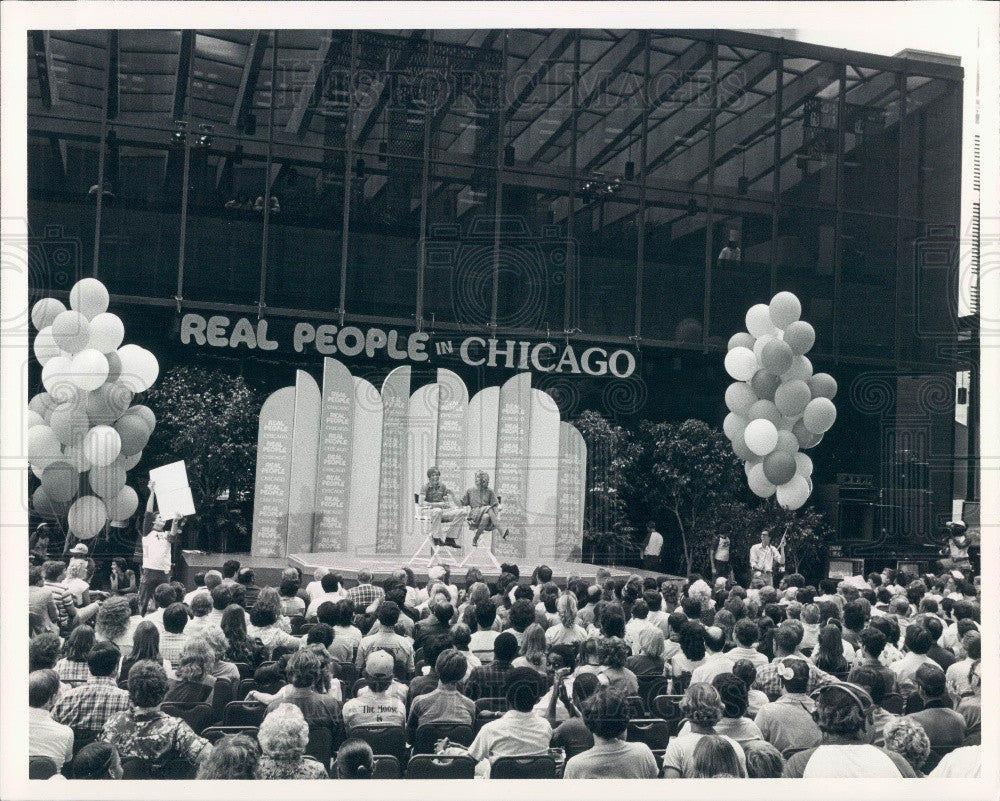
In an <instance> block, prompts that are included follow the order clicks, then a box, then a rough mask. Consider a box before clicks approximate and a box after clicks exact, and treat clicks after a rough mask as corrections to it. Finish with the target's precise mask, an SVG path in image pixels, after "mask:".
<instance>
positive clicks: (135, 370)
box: [117, 345, 160, 392]
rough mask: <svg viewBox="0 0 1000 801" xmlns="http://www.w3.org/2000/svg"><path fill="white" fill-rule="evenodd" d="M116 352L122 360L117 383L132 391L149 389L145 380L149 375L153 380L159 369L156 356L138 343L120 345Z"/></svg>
mask: <svg viewBox="0 0 1000 801" xmlns="http://www.w3.org/2000/svg"><path fill="white" fill-rule="evenodd" d="M117 352H118V358H119V359H121V362H122V372H121V376H120V377H119V379H118V383H119V384H122V385H123V386H126V387H128V388H129V389H130V390H131V391H132V392H145V391H146V390H147V389H149V387H150V384H149V383H147V381H149V379H150V377H152V379H153V380H154V381H155V380H156V376H157V374H158V373H159V369H160V368H159V365H158V364H156V357H155V356H153V354H152V353H150V352H149V351H148V350H146V349H145V348H140V347H139V346H138V345H122V347H120V348H118V351H117ZM150 359H152V362H150Z"/></svg>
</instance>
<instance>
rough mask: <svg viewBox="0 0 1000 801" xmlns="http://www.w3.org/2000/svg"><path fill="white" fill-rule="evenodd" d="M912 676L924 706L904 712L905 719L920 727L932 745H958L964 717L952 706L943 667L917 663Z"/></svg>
mask: <svg viewBox="0 0 1000 801" xmlns="http://www.w3.org/2000/svg"><path fill="white" fill-rule="evenodd" d="M915 680H916V684H917V694H918V695H919V697H920V700H921V701H922V702H923V705H924V708H923V709H921V710H920V711H919V712H913V713H912V714H910V715H907V716H906V717H907V719H909V720H912V721H913V722H914V723H919V724H920V725H921V726H923V727H924V731H926V732H927V736H928V737H929V738H930V741H931V747H932V748H940V747H942V746H958V745H961V744H962V740H963V738H964V737H965V718H964V717H962V715H961V714H960V713H958V712H956V711H955V710H954V709H952V702H951V696H950V695H948V684H947V681H946V680H945V673H944V671H943V670H941V668H940V666H939V665H936V664H933V663H931V664H925V665H921V666H920V667H918V668H917V672H916V674H915Z"/></svg>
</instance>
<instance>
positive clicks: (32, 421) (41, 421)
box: [27, 409, 45, 428]
mask: <svg viewBox="0 0 1000 801" xmlns="http://www.w3.org/2000/svg"><path fill="white" fill-rule="evenodd" d="M27 422H28V428H32V427H34V426H43V425H45V418H44V417H42V416H41V415H40V414H39V413H38V412H36V411H35V410H34V409H28V419H27Z"/></svg>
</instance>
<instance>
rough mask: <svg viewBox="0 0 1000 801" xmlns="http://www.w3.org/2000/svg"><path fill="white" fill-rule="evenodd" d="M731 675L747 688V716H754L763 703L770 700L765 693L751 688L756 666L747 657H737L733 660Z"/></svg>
mask: <svg viewBox="0 0 1000 801" xmlns="http://www.w3.org/2000/svg"><path fill="white" fill-rule="evenodd" d="M733 675H734V676H735V677H736V678H738V679H739V680H740V681H742V682H743V686H744V687H746V688H747V717H749V718H753V717H756V715H757V713H758V712H760V710H761V709H762V708H763V706H764V704H766V703H768V702H769V701H770V699H769V698H768V697H767V694H766V693H762V692H761V691H760V690H755V689H754V688H753V683H754V682H755V681H756V680H757V668H755V667H754V664H753V662H751V661H750V660H749V659H737V660H736V661H735V662H733Z"/></svg>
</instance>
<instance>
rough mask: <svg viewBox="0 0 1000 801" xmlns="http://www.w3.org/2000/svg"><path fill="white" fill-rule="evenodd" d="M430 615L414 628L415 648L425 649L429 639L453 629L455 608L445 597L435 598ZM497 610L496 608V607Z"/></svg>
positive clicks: (430, 608)
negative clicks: (426, 640) (452, 622)
mask: <svg viewBox="0 0 1000 801" xmlns="http://www.w3.org/2000/svg"><path fill="white" fill-rule="evenodd" d="M428 608H429V610H430V614H429V615H428V616H427V617H425V618H424V619H423V620H419V621H417V623H416V624H415V625H414V626H413V647H414V648H421V647H423V644H424V640H425V639H426V638H427V637H430V636H435V635H440V634H447V633H448V631H449V629H450V628H451V619H452V618H453V617H454V616H455V607H453V606H452V605H451V601H448V600H447V599H446V598H444V597H436V598H433V599H432V601H431V603H430V605H429V607H428ZM494 610H496V606H494Z"/></svg>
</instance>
